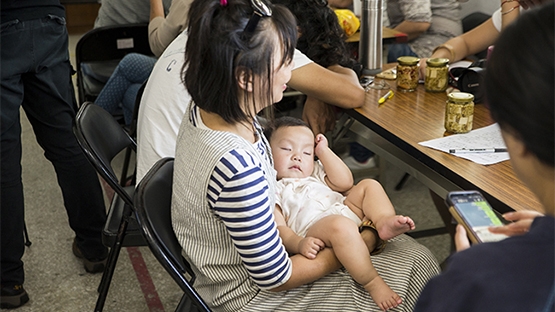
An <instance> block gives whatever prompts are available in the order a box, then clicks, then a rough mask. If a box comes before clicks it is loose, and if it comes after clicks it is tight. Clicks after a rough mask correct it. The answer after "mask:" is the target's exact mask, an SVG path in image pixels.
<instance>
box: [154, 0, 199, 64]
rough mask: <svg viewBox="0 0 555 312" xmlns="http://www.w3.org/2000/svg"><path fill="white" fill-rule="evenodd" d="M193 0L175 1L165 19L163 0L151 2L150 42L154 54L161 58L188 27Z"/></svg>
mask: <svg viewBox="0 0 555 312" xmlns="http://www.w3.org/2000/svg"><path fill="white" fill-rule="evenodd" d="M191 2H193V1H192V0H173V1H172V4H171V6H170V11H169V13H168V16H166V17H165V18H164V8H163V6H162V1H161V0H150V22H149V23H148V42H149V44H150V49H151V50H152V53H154V55H156V56H157V57H159V56H160V55H162V53H163V52H164V50H165V49H166V47H167V46H168V45H169V44H170V43H171V42H172V41H173V40H174V39H175V38H176V37H177V36H178V35H179V34H180V33H181V32H182V31H183V30H185V28H186V27H187V16H188V13H189V7H190V5H191Z"/></svg>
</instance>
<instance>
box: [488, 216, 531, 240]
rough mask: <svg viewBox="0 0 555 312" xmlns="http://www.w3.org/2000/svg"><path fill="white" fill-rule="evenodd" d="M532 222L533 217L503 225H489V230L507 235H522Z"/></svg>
mask: <svg viewBox="0 0 555 312" xmlns="http://www.w3.org/2000/svg"><path fill="white" fill-rule="evenodd" d="M532 222H534V219H523V220H519V221H516V222H513V223H510V224H507V225H503V226H495V227H490V228H489V231H490V232H492V233H494V234H504V235H509V236H516V235H522V234H526V233H527V232H528V231H529V230H530V226H531V225H532Z"/></svg>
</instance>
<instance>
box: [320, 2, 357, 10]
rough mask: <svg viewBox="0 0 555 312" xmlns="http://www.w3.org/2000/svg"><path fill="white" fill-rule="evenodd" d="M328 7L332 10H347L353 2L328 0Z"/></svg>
mask: <svg viewBox="0 0 555 312" xmlns="http://www.w3.org/2000/svg"><path fill="white" fill-rule="evenodd" d="M356 1H361V0H356ZM328 5H329V6H330V7H332V8H340V9H347V8H350V7H351V5H353V0H328Z"/></svg>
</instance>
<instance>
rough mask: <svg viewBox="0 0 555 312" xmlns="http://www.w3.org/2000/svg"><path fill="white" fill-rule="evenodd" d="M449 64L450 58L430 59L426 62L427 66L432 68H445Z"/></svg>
mask: <svg viewBox="0 0 555 312" xmlns="http://www.w3.org/2000/svg"><path fill="white" fill-rule="evenodd" d="M448 63H449V59H448V58H440V57H434V58H429V59H427V60H426V65H428V66H432V67H440V66H445V65H447V64H448Z"/></svg>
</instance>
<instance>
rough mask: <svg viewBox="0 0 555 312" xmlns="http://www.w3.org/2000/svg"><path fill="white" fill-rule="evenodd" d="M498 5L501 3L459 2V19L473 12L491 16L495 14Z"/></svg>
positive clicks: (488, 1)
mask: <svg viewBox="0 0 555 312" xmlns="http://www.w3.org/2000/svg"><path fill="white" fill-rule="evenodd" d="M463 1H464V0H463ZM499 5H501V1H499V0H468V2H462V1H461V17H465V16H467V15H468V14H470V13H473V12H483V13H486V14H489V15H491V14H493V12H495V10H497V9H499Z"/></svg>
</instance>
